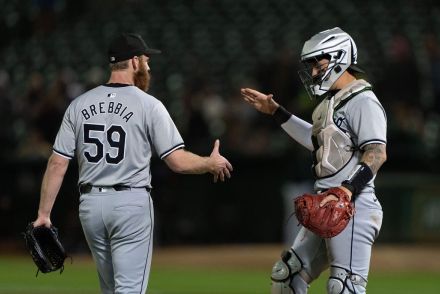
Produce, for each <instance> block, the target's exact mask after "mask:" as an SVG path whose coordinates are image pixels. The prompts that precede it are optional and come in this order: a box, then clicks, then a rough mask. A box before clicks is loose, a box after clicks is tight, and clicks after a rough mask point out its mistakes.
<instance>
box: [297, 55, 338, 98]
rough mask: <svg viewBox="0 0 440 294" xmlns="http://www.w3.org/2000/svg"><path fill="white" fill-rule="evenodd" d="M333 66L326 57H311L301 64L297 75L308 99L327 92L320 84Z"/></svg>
mask: <svg viewBox="0 0 440 294" xmlns="http://www.w3.org/2000/svg"><path fill="white" fill-rule="evenodd" d="M334 66H335V64H334V62H330V56H328V55H322V56H316V57H312V58H309V59H306V60H304V61H302V62H301V69H300V70H299V71H298V74H299V77H300V79H301V81H302V83H303V85H304V87H305V88H306V91H307V94H309V96H310V97H316V96H321V95H323V94H325V93H326V92H327V91H326V90H324V89H322V84H323V82H324V81H325V80H327V78H328V75H329V72H330V71H331V69H332V68H333V67H334ZM323 90H324V91H323ZM327 90H328V89H327Z"/></svg>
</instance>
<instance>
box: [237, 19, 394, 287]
mask: <svg viewBox="0 0 440 294" xmlns="http://www.w3.org/2000/svg"><path fill="white" fill-rule="evenodd" d="M301 63H302V65H303V67H304V68H303V70H301V71H300V72H299V74H300V78H301V80H302V81H303V83H304V85H305V88H306V90H307V92H308V93H309V95H310V96H311V97H313V98H316V99H319V101H320V103H319V104H318V105H317V107H316V108H315V109H314V112H313V115H312V124H310V123H308V122H306V121H303V120H301V119H300V118H298V117H296V116H295V115H292V114H291V113H289V112H288V111H287V110H286V109H284V108H283V107H282V106H280V105H279V104H278V103H277V102H276V101H275V100H274V99H273V95H265V94H263V93H260V92H258V91H256V90H253V89H248V88H245V89H242V90H241V93H242V96H243V98H244V100H245V101H246V102H248V103H249V104H251V105H252V106H254V107H255V108H256V109H257V110H259V111H261V112H263V113H266V114H269V115H272V116H273V117H274V119H275V120H276V121H277V122H278V123H279V124H280V125H281V127H282V128H283V130H284V131H285V132H287V134H289V136H291V137H292V138H293V139H294V140H295V141H297V142H298V143H299V144H301V145H302V146H304V147H305V148H307V149H308V150H310V151H311V152H312V155H313V172H314V176H315V179H316V181H315V186H314V188H315V193H316V194H317V195H304V196H303V197H300V199H299V200H297V201H296V202H295V206H296V207H295V208H296V213H297V216H298V220H299V221H300V223H301V224H303V227H302V228H301V229H300V231H299V233H298V235H297V236H296V238H295V240H294V242H293V244H292V246H291V248H289V250H287V251H285V252H284V253H283V254H282V256H281V260H279V261H277V262H276V263H275V265H274V266H273V269H272V276H271V279H272V292H271V293H272V294H291V293H295V294H302V293H307V289H308V286H309V284H310V283H311V282H312V281H313V280H315V279H316V278H318V276H319V275H320V273H321V272H323V271H324V270H325V269H327V268H328V267H330V276H329V279H328V282H327V293H331V294H346V293H365V292H366V286H367V280H368V271H369V267H370V256H371V249H372V245H373V243H374V240H375V239H376V237H377V236H378V233H379V230H380V228H381V224H382V208H381V205H380V203H379V201H378V199H377V197H376V195H375V191H374V178H375V176H376V174H377V172H378V170H379V168H380V167H381V165H382V164H383V163H384V162H385V160H386V150H385V146H386V127H387V126H386V115H385V111H384V109H383V108H382V105H381V104H380V102H379V100H378V99H377V97H376V95H375V94H374V93H373V90H372V86H371V85H370V84H369V83H368V82H366V81H365V80H363V79H357V78H356V73H358V72H362V70H361V69H360V68H359V67H358V66H357V65H356V64H357V48H356V45H355V43H354V41H353V39H352V38H351V37H350V35H348V34H347V33H346V32H344V31H343V30H341V29H340V28H338V27H336V28H333V29H330V30H326V31H323V32H320V33H318V34H316V35H314V36H313V37H312V38H310V39H309V40H307V41H306V42H305V44H304V46H303V49H302V53H301Z"/></svg>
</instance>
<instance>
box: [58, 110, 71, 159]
mask: <svg viewBox="0 0 440 294" xmlns="http://www.w3.org/2000/svg"><path fill="white" fill-rule="evenodd" d="M72 108H73V107H72V104H71V105H70V106H69V107H68V108H67V110H66V112H65V113H64V117H63V121H62V123H61V126H60V129H59V131H58V134H57V136H56V138H55V143H54V145H53V151H54V152H55V153H57V154H58V155H61V156H63V157H66V158H68V159H72V158H73V157H74V155H75V147H76V144H75V127H74V126H75V123H74V121H73V119H74V118H75V116H74V113H73V110H72Z"/></svg>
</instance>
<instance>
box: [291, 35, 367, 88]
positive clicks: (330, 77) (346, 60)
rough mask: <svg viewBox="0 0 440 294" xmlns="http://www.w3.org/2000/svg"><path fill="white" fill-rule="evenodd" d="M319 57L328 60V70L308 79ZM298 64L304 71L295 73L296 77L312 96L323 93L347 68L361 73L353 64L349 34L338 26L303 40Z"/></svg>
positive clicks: (352, 46) (355, 59) (355, 58)
mask: <svg viewBox="0 0 440 294" xmlns="http://www.w3.org/2000/svg"><path fill="white" fill-rule="evenodd" d="M322 58H326V59H328V60H329V63H328V67H327V68H326V69H325V70H323V71H322V72H320V73H319V74H318V75H315V76H312V68H311V66H313V65H316V63H317V62H318V61H319V60H320V59H322ZM301 63H302V64H303V66H304V69H303V70H301V71H299V75H300V78H301V80H302V82H303V84H304V86H305V88H306V90H307V92H308V93H309V95H311V96H312V97H313V96H322V95H324V94H325V93H327V91H328V90H330V87H331V86H332V85H333V84H334V83H335V82H336V80H337V79H338V78H339V77H340V76H341V75H342V74H343V73H344V71H346V70H347V69H348V68H351V69H352V70H354V71H357V72H363V71H362V70H361V69H360V68H358V67H357V66H356V65H355V64H356V63H357V48H356V44H355V43H354V41H353V39H352V38H351V37H350V35H349V34H347V33H346V32H344V31H343V30H341V29H340V28H339V27H336V28H333V29H330V30H326V31H322V32H320V33H318V34H316V35H314V36H313V37H311V38H310V39H309V40H307V41H306V42H305V43H304V46H303V49H302V52H301Z"/></svg>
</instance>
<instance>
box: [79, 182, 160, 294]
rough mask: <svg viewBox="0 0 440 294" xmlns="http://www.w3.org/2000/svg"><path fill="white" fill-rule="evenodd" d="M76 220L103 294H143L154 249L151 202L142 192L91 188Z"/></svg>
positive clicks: (83, 200) (146, 194)
mask: <svg viewBox="0 0 440 294" xmlns="http://www.w3.org/2000/svg"><path fill="white" fill-rule="evenodd" d="M79 217H80V220H81V224H82V227H83V230H84V234H85V237H86V240H87V243H88V245H89V247H90V250H91V252H92V254H93V258H94V260H95V263H96V267H97V270H98V275H99V281H100V286H101V292H102V293H105V294H107V293H109V294H110V293H112V294H113V293H118V294H122V293H124V294H128V293H137V294H139V293H145V291H146V289H147V284H148V277H149V273H150V265H151V254H152V246H153V219H154V216H153V203H152V201H151V198H150V195H149V193H148V192H147V191H146V190H145V189H132V190H131V191H115V190H113V189H108V190H104V192H99V190H95V189H92V191H91V192H90V193H88V194H83V195H81V197H80V207H79Z"/></svg>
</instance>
